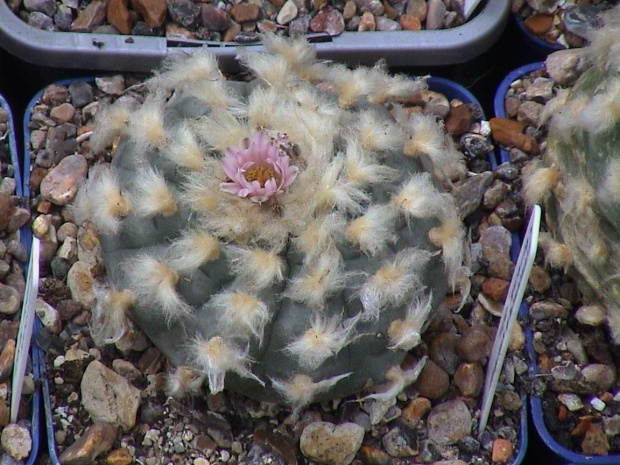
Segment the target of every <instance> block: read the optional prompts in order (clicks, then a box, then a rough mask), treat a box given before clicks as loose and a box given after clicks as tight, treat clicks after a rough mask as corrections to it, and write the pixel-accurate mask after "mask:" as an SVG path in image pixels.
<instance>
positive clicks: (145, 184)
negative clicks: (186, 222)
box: [131, 166, 177, 217]
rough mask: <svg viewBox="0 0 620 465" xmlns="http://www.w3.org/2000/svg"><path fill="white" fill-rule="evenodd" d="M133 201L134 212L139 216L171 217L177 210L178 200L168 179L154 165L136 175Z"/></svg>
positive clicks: (132, 195)
mask: <svg viewBox="0 0 620 465" xmlns="http://www.w3.org/2000/svg"><path fill="white" fill-rule="evenodd" d="M131 203H132V205H133V206H134V208H133V212H134V213H135V214H136V215H138V216H145V217H152V216H156V215H162V216H164V217H170V216H172V215H174V214H175V213H176V212H177V202H176V200H175V198H174V195H173V194H172V192H171V190H170V188H169V187H168V183H167V182H166V179H165V178H164V176H163V175H162V174H161V173H160V172H158V171H157V170H156V169H155V168H153V167H152V166H149V167H148V168H146V169H145V170H144V171H142V172H141V173H140V176H136V180H135V190H134V191H133V192H132V194H131Z"/></svg>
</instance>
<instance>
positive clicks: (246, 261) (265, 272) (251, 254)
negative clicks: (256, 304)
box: [226, 246, 286, 291]
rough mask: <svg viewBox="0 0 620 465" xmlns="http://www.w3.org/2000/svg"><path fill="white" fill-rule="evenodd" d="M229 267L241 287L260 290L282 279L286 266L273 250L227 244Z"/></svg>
mask: <svg viewBox="0 0 620 465" xmlns="http://www.w3.org/2000/svg"><path fill="white" fill-rule="evenodd" d="M226 253H227V255H228V258H229V261H230V265H231V269H232V272H233V274H234V275H235V276H236V279H237V283H238V284H239V285H240V286H241V287H242V288H243V289H249V290H254V291H260V290H262V289H265V288H267V287H269V286H271V285H272V284H274V283H276V282H280V281H282V280H283V279H284V272H285V270H286V266H285V263H284V261H283V260H282V258H281V257H280V256H279V255H278V254H277V253H276V252H273V251H269V252H268V251H266V250H262V249H258V248H244V247H236V246H228V247H227V248H226Z"/></svg>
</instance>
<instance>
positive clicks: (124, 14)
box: [76, 0, 134, 105]
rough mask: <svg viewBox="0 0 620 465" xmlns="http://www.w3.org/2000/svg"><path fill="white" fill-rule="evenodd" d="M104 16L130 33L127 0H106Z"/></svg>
mask: <svg viewBox="0 0 620 465" xmlns="http://www.w3.org/2000/svg"><path fill="white" fill-rule="evenodd" d="M106 18H107V20H108V22H109V23H110V24H111V25H112V26H114V27H115V28H116V29H118V32H120V33H121V34H125V35H128V34H131V28H132V26H133V22H134V21H133V18H132V17H131V12H130V11H129V0H108V8H107V10H106ZM87 103H88V102H87ZM76 105H77V104H76Z"/></svg>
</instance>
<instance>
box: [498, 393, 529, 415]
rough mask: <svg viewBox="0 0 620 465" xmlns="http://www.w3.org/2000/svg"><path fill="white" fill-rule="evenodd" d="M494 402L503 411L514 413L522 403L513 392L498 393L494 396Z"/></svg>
mask: <svg viewBox="0 0 620 465" xmlns="http://www.w3.org/2000/svg"><path fill="white" fill-rule="evenodd" d="M495 402H496V403H497V405H498V406H499V407H501V408H503V409H504V410H508V411H510V412H516V411H518V410H519V409H520V408H521V407H523V401H522V400H521V397H520V396H519V394H518V393H516V392H515V391H500V392H497V393H496V394H495Z"/></svg>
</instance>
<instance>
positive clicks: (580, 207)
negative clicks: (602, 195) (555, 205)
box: [559, 177, 596, 216]
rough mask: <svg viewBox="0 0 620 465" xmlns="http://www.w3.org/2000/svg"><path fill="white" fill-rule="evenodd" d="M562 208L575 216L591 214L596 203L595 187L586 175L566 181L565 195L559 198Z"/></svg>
mask: <svg viewBox="0 0 620 465" xmlns="http://www.w3.org/2000/svg"><path fill="white" fill-rule="evenodd" d="M559 201H560V205H561V206H562V210H563V211H566V212H570V214H571V215H574V216H581V215H584V216H591V215H592V207H593V206H594V205H595V203H596V192H595V191H594V187H592V186H591V185H590V183H588V180H587V179H586V178H585V177H579V178H577V177H571V178H569V179H567V180H566V182H565V183H564V195H563V196H562V198H560V199H559Z"/></svg>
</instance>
